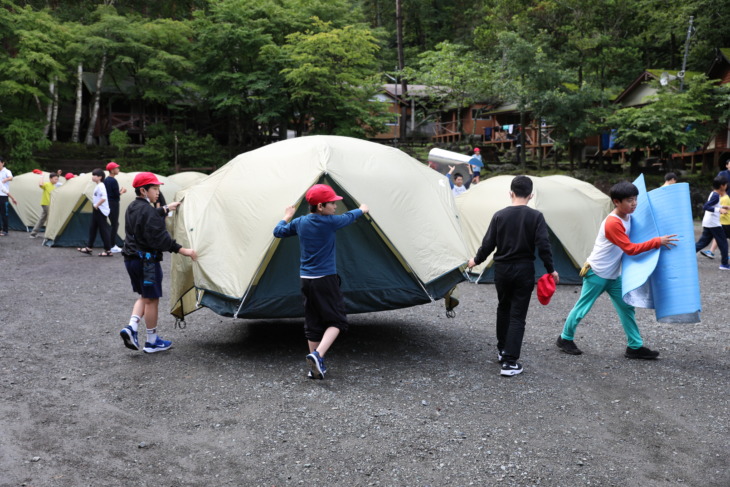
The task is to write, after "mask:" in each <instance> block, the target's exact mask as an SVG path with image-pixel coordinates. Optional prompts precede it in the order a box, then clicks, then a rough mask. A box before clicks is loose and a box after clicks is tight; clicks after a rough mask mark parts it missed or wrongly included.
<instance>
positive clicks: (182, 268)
mask: <svg viewBox="0 0 730 487" xmlns="http://www.w3.org/2000/svg"><path fill="white" fill-rule="evenodd" d="M322 177H325V182H328V181H332V182H333V183H334V184H335V185H336V186H338V187H340V188H341V189H342V191H344V192H346V193H347V194H348V195H349V196H351V197H352V199H353V200H354V202H355V204H356V205H359V204H362V203H365V204H367V205H368V206H369V208H370V217H371V218H372V220H373V221H374V222H375V224H376V225H377V226H378V227H379V229H380V230H381V231H382V233H383V234H384V235H385V236H386V238H387V240H388V241H389V242H390V243H391V244H392V246H393V247H394V248H395V249H397V253H398V254H399V255H400V256H401V257H402V259H403V261H404V262H405V264H406V265H407V266H408V267H410V268H411V269H412V271H413V273H414V274H415V276H417V278H418V279H419V280H420V281H421V282H423V283H427V282H429V281H432V280H434V279H436V278H438V277H439V276H442V275H444V274H446V273H449V272H450V271H453V270H454V269H456V268H458V267H459V266H463V265H464V264H465V263H466V260H467V251H466V244H465V241H464V239H463V236H462V234H461V231H460V228H459V223H458V218H457V215H456V206H455V204H454V200H453V196H452V194H451V190H450V188H449V183H448V180H447V179H446V178H445V177H444V176H442V175H440V174H438V173H437V172H436V171H433V170H431V169H429V168H428V167H426V166H424V165H423V164H421V163H420V162H418V161H417V160H415V159H413V158H411V157H410V156H408V155H407V154H405V153H404V152H402V151H400V150H397V149H394V148H391V147H387V146H384V145H380V144H376V143H372V142H367V141H363V140H359V139H352V138H348V137H337V136H310V137H302V138H297V139H290V140H286V141H282V142H278V143H275V144H272V145H269V146H266V147H263V148H260V149H257V150H255V151H252V152H247V153H244V154H241V155H240V156H238V157H236V158H235V159H233V160H232V161H230V162H229V163H228V164H226V165H225V166H223V167H222V168H220V169H219V170H217V171H216V172H214V173H213V174H211V175H210V176H208V178H206V179H205V180H203V181H201V182H199V183H198V184H196V185H194V186H191V187H189V188H187V189H186V190H184V191H183V192H182V194H181V195H179V196H180V197H182V198H183V199H182V201H183V202H182V205H181V206H180V208H179V210H178V211H177V212H176V216H175V228H174V237H175V239H176V240H177V241H178V242H179V243H181V244H182V245H183V246H190V247H192V248H193V249H195V250H196V251H197V253H198V261H197V262H195V263H192V262H190V260H189V259H184V258H182V257H180V256H178V255H173V273H172V290H171V308H172V311H173V312H174V313H176V314H178V315H181V314H185V313H189V312H190V311H192V310H193V309H192V308H191V306H190V304H191V303H193V302H194V301H195V289H193V287H194V288H197V289H198V290H204V291H206V292H212V293H215V294H218V295H222V296H226V297H228V298H233V299H239V300H240V299H243V297H244V295H245V294H246V293H247V291H248V289H249V287H250V286H251V285H252V284H253V283H254V281H255V279H257V273H259V271H262V269H263V268H265V265H266V259H267V258H270V256H271V254H272V249H273V248H274V247H273V246H275V245H277V239H274V236H273V234H272V231H273V229H274V227H275V226H276V224H277V222H279V221H280V220H281V218H282V215H283V214H284V208H285V207H286V206H288V205H300V204H302V205H306V201H305V202H303V198H304V194H305V193H306V191H307V189H309V187H310V186H312V185H313V184H315V183H317V182H319V181H320V178H322ZM338 206H339V209H341V210H349V209H352V208H343V206H344V205H342V204H339V205H338ZM355 207H357V206H355ZM293 271H294V272H298V269H294V270H293ZM297 275H298V274H297ZM181 306H182V308H183V309H184V311H183V312H182V313H180V309H181Z"/></svg>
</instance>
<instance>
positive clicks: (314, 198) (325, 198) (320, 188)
mask: <svg viewBox="0 0 730 487" xmlns="http://www.w3.org/2000/svg"><path fill="white" fill-rule="evenodd" d="M305 198H307V203H309V204H310V205H318V204H320V203H328V202H330V201H339V200H341V199H342V196H337V193H335V190H334V189H332V188H331V187H329V186H327V185H326V184H315V185H314V186H312V187H311V188H309V191H307V195H306V196H305Z"/></svg>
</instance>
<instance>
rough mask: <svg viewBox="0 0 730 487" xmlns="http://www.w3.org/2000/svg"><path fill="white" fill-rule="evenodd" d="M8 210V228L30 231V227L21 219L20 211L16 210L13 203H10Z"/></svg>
mask: <svg viewBox="0 0 730 487" xmlns="http://www.w3.org/2000/svg"><path fill="white" fill-rule="evenodd" d="M7 212H8V228H9V229H10V230H15V231H17V232H27V231H29V228H28V227H26V226H25V224H24V223H23V220H21V219H20V216H18V213H17V212H16V211H15V208H13V205H11V204H10V203H8V206H7Z"/></svg>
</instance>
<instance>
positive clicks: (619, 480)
mask: <svg viewBox="0 0 730 487" xmlns="http://www.w3.org/2000/svg"><path fill="white" fill-rule="evenodd" d="M40 243H41V241H40V239H39V240H30V239H28V237H27V235H26V234H23V233H18V232H11V234H10V235H9V236H8V237H0V259H1V260H0V279H1V280H2V286H0V486H19V485H25V486H36V487H38V486H119V485H168V486H199V485H216V486H218V485H221V486H223V485H230V486H238V485H241V486H287V485H292V486H293V485H317V486H322V487H324V486H346V485H349V486H361V485H362V486H367V485H379V486H436V485H439V486H467V485H476V486H491V485H495V486H538V485H539V486H583V485H594V486H595V485H598V486H669V485H691V486H718V487H727V486H728V485H730V468H729V465H730V458H729V457H730V451H729V450H730V436H729V435H728V433H729V429H730V409H729V400H728V397H730V385H729V384H728V378H729V377H730V375H729V374H728V372H729V365H730V347H729V343H728V325H727V320H726V316H727V313H728V306H727V291H726V288H727V286H725V285H723V284H722V281H721V279H722V280H725V281H726V280H727V278H728V277H730V275H728V274H725V273H723V272H722V271H719V270H718V269H717V265H718V261H717V260H715V261H710V260H709V259H705V258H698V265H699V268H700V276H701V281H702V282H701V285H702V301H703V307H704V310H705V311H704V312H703V321H702V323H699V324H696V325H665V324H659V323H657V322H656V321H655V320H654V314H653V312H652V311H649V310H637V316H638V320H639V326H640V328H641V330H642V333H643V335H644V338H645V341H646V343H647V345H648V346H650V347H652V348H656V349H658V350H660V352H661V357H660V359H659V360H657V361H655V362H641V361H630V360H627V359H625V358H624V357H623V351H624V347H625V339H624V336H623V332H622V330H621V327H620V325H619V324H618V322H617V319H616V316H615V313H614V312H613V310H612V308H611V305H610V302H609V301H608V299H607V298H606V297H603V298H601V299H600V300H599V302H598V303H597V305H596V307H595V308H594V310H593V311H592V313H591V314H590V315H589V316H588V317H587V318H586V319H585V321H584V323H583V324H582V325H581V327H580V328H579V330H578V335H577V337H576V342H577V343H578V345H579V346H580V347H581V348H582V349H583V350H584V354H583V355H582V356H578V357H574V356H568V355H565V354H563V353H560V352H559V351H558V350H557V348H556V347H555V345H554V342H555V339H556V337H557V335H558V334H559V332H560V330H561V328H562V323H563V320H564V318H565V315H566V314H567V313H568V311H569V310H570V309H571V307H572V305H573V304H574V302H575V300H576V299H577V297H578V294H577V293H578V292H579V288H578V287H576V286H560V287H559V289H558V293H557V294H556V296H555V297H554V298H553V301H552V302H551V303H550V305H549V306H542V305H540V304H539V303H538V302H537V299H536V298H534V299H533V302H532V304H531V309H530V314H529V316H528V330H527V334H526V337H525V343H524V348H523V360H522V362H523V364H524V367H525V372H524V373H523V374H522V375H520V376H517V377H514V378H503V377H500V375H499V366H498V364H497V363H496V349H495V342H494V338H493V334H494V330H493V327H494V315H495V308H496V295H495V291H494V287H493V286H491V285H475V284H468V285H467V284H463V285H461V286H460V287H461V301H462V304H461V306H460V307H459V308H458V309H457V311H458V313H457V316H456V318H455V319H447V318H446V317H445V315H444V309H443V304H442V302H437V303H432V304H429V305H424V306H419V307H415V308H410V309H404V310H399V311H392V312H384V313H376V314H366V315H355V316H352V317H351V331H350V332H349V333H347V334H346V335H344V336H343V337H342V338H341V339H340V340H338V342H337V343H336V344H335V346H334V347H333V349H332V350H331V352H330V354H329V356H328V367H329V369H330V372H329V374H328V377H327V379H326V380H324V381H312V380H308V379H307V378H306V377H305V374H306V364H305V360H304V355H305V353H306V352H305V348H306V345H305V341H304V338H303V335H302V322H301V321H300V320H285V321H277V322H267V321H261V320H252V321H247V320H231V319H227V318H221V317H219V316H217V315H215V314H213V313H211V312H209V311H208V310H202V311H199V312H196V313H194V314H192V315H190V317H189V319H188V321H187V328H185V329H176V328H174V320H173V319H172V318H171V317H170V316H169V315H166V313H165V312H164V311H163V312H162V313H161V315H162V319H161V324H160V330H161V334H162V336H163V337H165V338H168V339H171V340H172V341H173V342H174V348H173V349H172V350H171V351H170V352H166V353H160V354H155V355H145V354H142V353H141V352H140V353H135V352H132V351H130V350H127V349H126V348H124V347H123V346H122V341H121V339H120V338H119V335H118V332H119V329H120V328H121V327H122V326H123V325H124V324H126V322H127V320H128V318H129V312H130V311H131V306H132V303H133V301H134V299H135V297H134V295H133V293H132V292H131V289H130V286H129V284H128V280H127V277H126V273H125V271H124V267H123V265H122V259H121V258H120V257H119V256H115V257H113V258H111V259H101V258H98V257H90V256H85V255H82V254H80V253H78V252H76V251H75V249H56V248H54V249H50V248H44V247H42V246H41V244H40ZM699 259H701V260H699ZM168 264H169V261H168ZM165 308H166V306H165Z"/></svg>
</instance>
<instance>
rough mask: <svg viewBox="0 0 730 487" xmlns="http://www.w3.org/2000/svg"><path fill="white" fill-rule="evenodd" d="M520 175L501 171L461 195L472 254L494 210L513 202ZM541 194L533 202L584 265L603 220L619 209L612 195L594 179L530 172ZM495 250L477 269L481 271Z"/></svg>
mask: <svg viewBox="0 0 730 487" xmlns="http://www.w3.org/2000/svg"><path fill="white" fill-rule="evenodd" d="M513 178H514V176H495V177H493V178H489V179H486V180H485V181H482V182H480V183H479V184H477V185H474V186H472V187H471V189H470V190H469V191H467V192H466V193H464V194H462V195H460V196H458V197H457V198H456V205H457V207H458V208H459V215H460V218H461V225H462V228H463V230H464V236H465V238H466V240H467V245H468V247H469V252H470V255H471V256H474V255H476V251H477V250H478V249H479V247H480V246H481V243H482V239H483V238H484V234H485V233H486V231H487V228H488V227H489V222H490V221H491V220H492V216H493V215H494V213H496V212H497V211H498V210H501V209H502V208H504V207H505V206H508V205H510V203H511V200H510V196H509V191H510V184H511V183H512V179H513ZM530 179H532V182H533V188H534V189H533V194H534V195H535V196H534V198H533V199H532V200H530V203H529V204H528V206H530V207H532V208H535V209H537V210H540V211H541V212H542V213H543V215H544V217H545V222H546V223H547V225H548V227H549V228H550V230H551V231H552V232H553V233H554V234H555V236H556V237H557V238H558V239H559V240H560V243H561V244H562V245H563V247H564V249H565V251H566V253H567V254H568V256H569V257H570V258H571V260H572V261H573V263H574V264H575V265H577V266H578V267H580V266H582V265H583V263H584V262H585V260H586V258H587V257H588V255H589V254H590V252H591V250H592V249H593V244H594V242H595V240H596V235H597V234H598V230H599V228H600V226H601V222H602V221H603V219H604V218H605V217H606V215H608V213H609V212H610V211H611V210H612V209H613V204H612V203H611V199H610V198H609V197H608V196H607V195H605V194H603V193H602V192H600V191H599V190H598V189H597V188H595V187H594V186H592V185H591V184H589V183H585V182H583V181H580V180H577V179H574V178H570V177H567V176H548V177H544V178H540V177H535V176H530ZM491 263H492V256H491V255H490V256H489V257H488V258H487V260H486V261H485V262H484V263H483V264H482V265H481V266H477V267H475V268H474V272H477V273H481V272H482V271H483V270H484V268H485V267H488V266H489V265H491Z"/></svg>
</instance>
